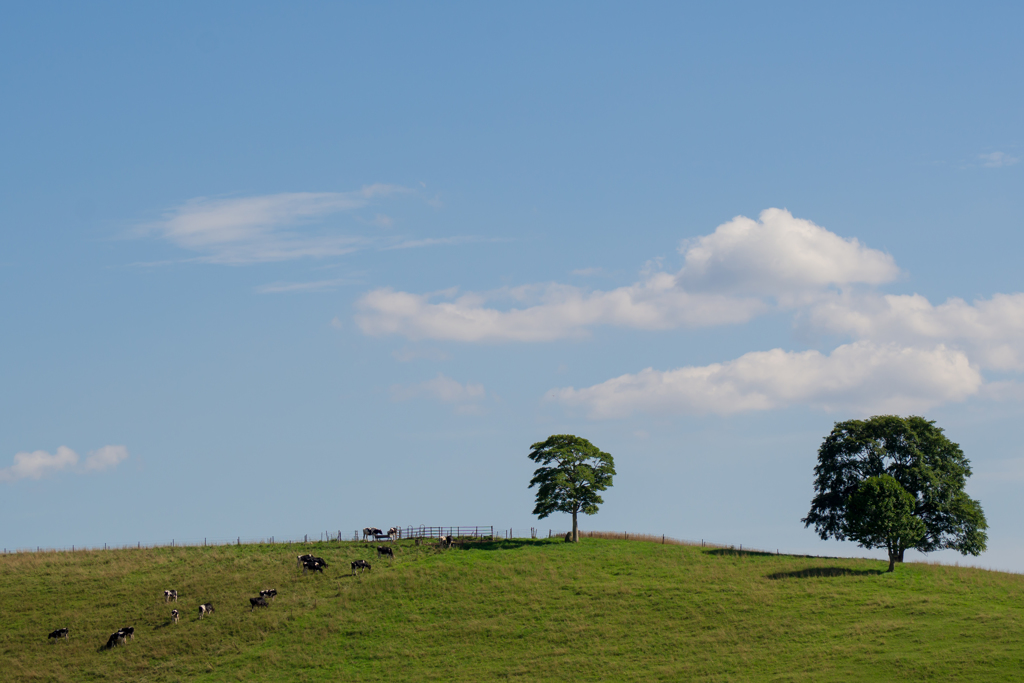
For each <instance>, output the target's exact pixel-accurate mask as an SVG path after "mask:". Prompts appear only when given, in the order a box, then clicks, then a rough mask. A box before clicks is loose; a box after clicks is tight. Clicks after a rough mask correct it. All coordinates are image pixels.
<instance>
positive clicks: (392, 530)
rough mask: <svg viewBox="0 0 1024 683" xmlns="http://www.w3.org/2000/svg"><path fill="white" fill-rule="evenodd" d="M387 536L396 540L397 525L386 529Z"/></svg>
mask: <svg viewBox="0 0 1024 683" xmlns="http://www.w3.org/2000/svg"><path fill="white" fill-rule="evenodd" d="M388 538H389V539H391V540H392V541H397V540H398V527H397V526H393V527H391V528H390V529H388Z"/></svg>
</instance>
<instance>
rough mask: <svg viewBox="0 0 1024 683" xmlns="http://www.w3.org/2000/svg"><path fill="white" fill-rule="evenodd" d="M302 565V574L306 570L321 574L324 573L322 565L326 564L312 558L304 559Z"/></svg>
mask: <svg viewBox="0 0 1024 683" xmlns="http://www.w3.org/2000/svg"><path fill="white" fill-rule="evenodd" d="M302 566H303V570H302V573H303V574H305V573H306V572H307V571H314V572H320V573H321V574H323V573H324V567H326V566H327V565H326V564H325V563H323V562H321V561H319V560H318V559H316V558H313V559H312V560H306V561H305V562H303V563H302Z"/></svg>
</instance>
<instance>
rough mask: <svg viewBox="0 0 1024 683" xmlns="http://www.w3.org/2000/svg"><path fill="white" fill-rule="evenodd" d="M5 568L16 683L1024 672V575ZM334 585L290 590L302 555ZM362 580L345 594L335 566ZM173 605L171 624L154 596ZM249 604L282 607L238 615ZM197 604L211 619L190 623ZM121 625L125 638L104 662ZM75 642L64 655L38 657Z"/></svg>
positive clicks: (229, 554)
mask: <svg viewBox="0 0 1024 683" xmlns="http://www.w3.org/2000/svg"><path fill="white" fill-rule="evenodd" d="M398 548H399V549H398V550H397V553H396V554H397V557H396V560H395V562H394V564H393V565H391V566H388V563H387V562H378V561H377V560H376V559H375V558H374V557H373V551H372V548H371V547H370V546H369V545H364V544H362V543H354V542H349V543H337V542H333V543H313V544H309V545H283V544H282V545H243V546H223V547H210V548H158V549H143V550H111V551H93V552H78V553H74V554H71V553H26V554H18V555H7V556H3V557H0V679H2V680H10V681H33V680H39V681H80V680H119V681H120V680H132V681H178V680H181V681H185V680H200V681H207V680H208V681H249V680H269V681H339V680H346V681H376V680H416V681H419V680H444V681H448V680H466V681H471V680H472V681H476V680H494V679H519V680H523V681H541V680H552V681H554V680H672V681H677V680H687V679H694V680H698V679H699V680H709V681H729V680H733V681H740V680H742V681H747V680H780V681H822V680H850V681H865V680H879V681H883V680H885V681H892V680H899V679H903V680H925V679H927V680H958V681H969V680H978V681H993V680H1011V679H1018V678H1020V676H1021V675H1022V672H1024V652H1022V648H1021V645H1022V635H1024V624H1022V617H1024V576H1018V575H1014V574H1003V573H997V572H988V571H984V570H978V569H969V568H958V567H940V566H932V565H922V564H907V565H904V566H900V567H898V568H897V570H896V572H895V573H894V574H884V573H882V570H883V569H884V568H885V563H883V562H875V561H869V560H839V559H822V558H807V557H793V556H785V555H782V556H775V555H769V554H760V553H751V552H738V551H732V550H727V549H710V548H700V547H693V546H679V545H661V544H654V543H644V542H634V541H624V540H602V539H585V540H584V542H583V543H581V544H580V545H579V546H572V545H569V544H565V543H562V542H556V541H547V540H538V541H525V540H513V541H496V542H494V543H483V544H479V545H467V546H466V547H465V548H463V549H459V548H455V549H451V550H448V551H441V550H439V549H436V548H433V547H424V546H421V547H416V546H414V545H412V543H411V542H402V543H399V544H398ZM302 552H312V553H314V554H317V555H320V556H322V557H324V558H325V559H326V560H327V561H328V562H329V563H330V564H331V566H330V567H329V568H328V569H327V570H326V572H325V574H324V575H309V574H307V575H303V574H302V572H301V571H299V570H297V569H296V563H295V556H296V555H298V554H300V553H302ZM358 558H363V559H369V560H370V561H371V562H372V563H373V571H372V572H370V573H364V574H362V575H359V576H355V577H353V576H351V575H350V571H349V566H348V564H349V562H350V561H351V560H354V559H358ZM165 588H175V589H177V590H178V592H179V595H180V596H181V597H180V599H179V601H178V604H177V607H178V609H179V610H180V611H181V612H182V619H181V622H180V623H178V624H172V623H170V611H171V607H172V606H171V605H165V604H164V601H163V590H164V589H165ZM261 588H276V589H277V590H278V592H279V595H278V597H277V599H276V601H274V603H273V604H272V606H271V607H270V608H268V609H265V610H261V611H256V612H254V613H250V612H249V604H248V598H249V597H251V596H254V595H256V594H257V593H258V591H259V589H261ZM201 602H212V603H213V605H214V606H215V607H216V612H215V613H214V614H213V615H211V616H209V617H207V618H206V619H204V620H203V621H198V620H197V619H196V615H197V607H198V605H199V604H200V603H201ZM129 625H133V626H135V629H136V636H135V641H134V642H130V643H128V644H127V645H126V646H122V647H117V648H115V649H113V650H110V651H107V650H101V649H100V646H101V645H103V644H104V643H105V642H106V639H107V636H108V635H109V634H110V633H111V632H113V631H115V630H117V629H118V628H119V627H121V626H129ZM61 626H69V627H70V628H71V634H72V637H71V640H70V642H67V643H65V642H60V643H57V644H54V643H53V641H49V642H48V641H47V638H46V635H47V633H49V631H51V630H53V629H55V628H58V627H61Z"/></svg>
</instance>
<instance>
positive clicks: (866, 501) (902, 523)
mask: <svg viewBox="0 0 1024 683" xmlns="http://www.w3.org/2000/svg"><path fill="white" fill-rule="evenodd" d="M914 502H915V501H914V497H913V496H912V495H910V494H909V493H908V492H907V490H906V489H904V488H903V487H902V486H900V483H899V482H898V481H896V480H895V479H893V478H892V477H890V476H889V475H888V474H882V475H879V476H877V477H868V478H867V479H865V480H864V481H862V482H861V483H860V485H859V486H858V487H857V490H856V491H854V492H853V494H852V495H851V496H850V498H849V500H848V501H847V506H846V529H847V533H848V534H849V536H850V538H852V539H853V540H855V541H857V542H858V543H859V544H860V546H861V547H862V548H885V549H886V550H887V551H888V553H889V571H892V570H893V567H894V565H895V563H896V560H897V559H898V558H899V552H900V548H908V547H913V546H914V545H915V544H916V543H917V542H918V541H920V540H921V538H922V537H923V536H924V534H925V526H924V522H922V521H921V520H920V519H918V518H917V517H915V516H914Z"/></svg>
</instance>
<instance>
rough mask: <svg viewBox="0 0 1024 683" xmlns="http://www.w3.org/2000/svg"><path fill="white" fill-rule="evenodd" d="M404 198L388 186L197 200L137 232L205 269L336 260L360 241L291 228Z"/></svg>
mask: <svg viewBox="0 0 1024 683" xmlns="http://www.w3.org/2000/svg"><path fill="white" fill-rule="evenodd" d="M401 192H407V190H406V189H405V188H401V187H396V186H392V185H370V186H367V187H364V188H362V189H361V190H359V191H356V192H290V193H282V194H272V195H261V196H255V197H238V198H229V199H207V198H205V197H200V198H197V199H192V200H190V201H188V202H185V203H184V204H182V205H181V206H178V207H175V208H174V209H172V210H170V211H168V212H167V213H166V215H165V216H164V218H163V220H161V221H158V222H155V223H152V224H150V225H147V226H143V227H144V229H145V230H146V231H148V232H150V233H156V234H157V235H159V236H161V237H163V238H164V239H166V240H168V241H169V242H171V243H173V244H175V245H177V246H179V247H182V248H185V249H189V250H191V251H195V252H198V253H200V254H201V256H200V257H199V260H201V261H206V262H209V263H228V264H242V263H259V262H266V261H285V260H291V259H297V258H304V257H314V258H317V257H325V256H338V255H341V254H346V253H349V252H352V251H354V250H355V249H357V248H359V247H361V246H363V245H364V244H365V242H366V241H365V239H364V238H361V237H353V236H346V235H337V234H334V233H332V232H321V233H320V234H301V233H299V232H297V231H296V228H298V227H300V226H303V225H306V224H309V223H311V222H313V221H316V220H318V219H322V218H324V217H326V216H329V215H331V214H336V213H339V212H345V211H353V210H356V209H360V208H362V207H364V206H367V205H368V204H369V203H370V202H371V201H372V200H374V199H376V198H379V197H386V196H388V195H392V194H396V193H401Z"/></svg>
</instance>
